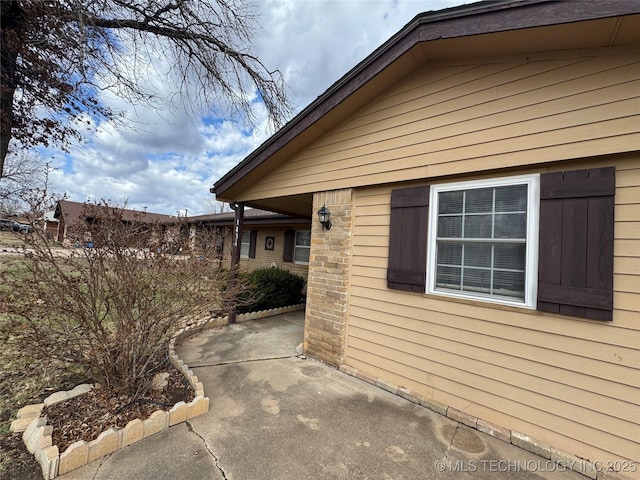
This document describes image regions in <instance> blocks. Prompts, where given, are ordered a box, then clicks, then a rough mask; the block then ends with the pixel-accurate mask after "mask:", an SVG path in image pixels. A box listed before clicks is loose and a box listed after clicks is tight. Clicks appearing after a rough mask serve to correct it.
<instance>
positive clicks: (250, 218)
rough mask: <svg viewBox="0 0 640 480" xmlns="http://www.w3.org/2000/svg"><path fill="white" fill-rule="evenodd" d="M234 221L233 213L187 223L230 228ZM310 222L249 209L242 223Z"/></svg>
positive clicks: (300, 218)
mask: <svg viewBox="0 0 640 480" xmlns="http://www.w3.org/2000/svg"><path fill="white" fill-rule="evenodd" d="M234 220H235V213H234V212H225V213H217V214H211V215H200V216H198V217H192V218H188V219H187V223H196V224H199V225H203V224H206V225H212V226H221V227H224V226H230V225H233V222H234ZM310 222H311V220H310V219H308V218H303V217H296V216H292V215H283V214H280V213H275V212H269V211H266V210H261V209H249V210H246V211H245V212H244V217H243V223H244V224H245V225H254V226H261V225H294V224H296V225H298V224H308V223H310Z"/></svg>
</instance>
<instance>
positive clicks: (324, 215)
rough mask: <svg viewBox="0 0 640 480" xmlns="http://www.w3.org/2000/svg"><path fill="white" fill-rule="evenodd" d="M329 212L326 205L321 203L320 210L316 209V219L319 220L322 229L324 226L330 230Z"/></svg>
mask: <svg viewBox="0 0 640 480" xmlns="http://www.w3.org/2000/svg"><path fill="white" fill-rule="evenodd" d="M330 218H331V212H330V211H329V209H328V208H327V206H326V205H323V206H322V208H321V209H320V210H318V219H319V220H320V223H321V224H322V229H323V230H324V229H325V228H326V229H327V230H331V220H330Z"/></svg>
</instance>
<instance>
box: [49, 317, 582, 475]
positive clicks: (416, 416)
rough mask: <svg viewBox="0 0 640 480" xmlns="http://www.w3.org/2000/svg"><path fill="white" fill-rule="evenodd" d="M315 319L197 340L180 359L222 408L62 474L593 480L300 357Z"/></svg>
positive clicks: (245, 326)
mask: <svg viewBox="0 0 640 480" xmlns="http://www.w3.org/2000/svg"><path fill="white" fill-rule="evenodd" d="M303 322H304V318H303V312H294V313H288V314H284V315H279V316H277V317H272V318H267V319H262V320H256V321H248V322H243V323H240V324H237V325H231V326H226V327H222V328H219V329H215V330H208V331H204V332H202V333H200V334H198V335H197V336H194V337H191V338H190V339H188V340H186V341H185V342H183V344H182V345H181V346H180V348H179V349H177V350H178V354H179V355H180V357H181V358H182V359H184V361H185V362H186V363H187V364H188V365H189V366H190V367H192V368H193V370H194V373H195V374H196V375H197V376H198V378H199V379H200V381H202V382H203V383H204V386H205V393H206V395H207V396H209V397H210V399H211V407H210V411H209V412H208V413H207V414H204V415H201V416H199V417H196V418H193V419H191V420H189V421H188V422H186V423H182V424H179V425H176V426H174V427H171V428H169V429H168V430H165V431H164V432H161V433H159V434H157V435H154V436H153V437H150V438H147V439H145V440H143V441H141V442H138V443H136V444H134V445H131V446H129V447H127V448H125V449H122V450H119V451H117V452H116V453H114V454H112V455H110V456H108V457H105V458H103V459H102V460H98V461H96V462H94V463H92V464H89V465H87V466H85V467H83V468H81V469H78V470H75V471H73V472H71V473H69V474H66V475H63V476H61V477H58V478H60V479H62V480H80V479H94V480H106V479H112V480H116V479H118V480H129V479H131V480H134V479H136V480H140V479H149V480H151V479H153V480H162V479H167V480H169V479H171V480H175V479H178V480H180V479H190V480H205V479H207V480H208V479H227V480H300V479H318V480H320V479H327V480H329V479H331V480H333V479H349V480H352V479H353V480H359V479H380V480H388V479H398V480H428V479H450V478H456V479H457V478H462V479H464V478H473V479H479V478H491V479H532V480H533V479H541V478H545V479H574V480H584V479H585V478H586V477H583V476H581V475H579V474H577V473H574V472H570V471H568V470H567V469H566V468H565V467H563V466H559V465H556V464H554V463H552V462H550V461H548V460H546V459H543V458H541V457H537V456H536V455H534V454H531V453H529V452H527V451H524V450H522V449H519V448H517V447H515V446H514V445H511V444H508V443H505V442H503V441H501V440H499V439H497V438H495V437H491V436H488V435H485V434H483V433H481V432H478V431H476V430H473V429H471V428H468V427H466V426H464V425H461V424H458V423H457V422H455V421H453V420H451V419H449V418H446V417H444V416H441V415H438V414H436V413H434V412H432V411H430V410H428V409H426V408H423V407H420V406H418V405H416V404H414V403H411V402H409V401H407V400H404V399H402V398H400V397H397V396H395V395H393V394H391V393H389V392H387V391H385V390H382V389H380V388H377V387H375V386H373V385H370V384H368V383H366V382H363V381H361V380H358V379H356V378H354V377H351V376H349V375H346V374H344V373H342V372H340V371H338V370H336V369H334V368H331V367H328V366H326V365H324V364H322V363H320V362H318V361H315V360H313V359H305V358H304V357H303V356H302V357H298V356H296V355H297V353H299V349H300V344H301V342H302V335H303V333H302V332H303Z"/></svg>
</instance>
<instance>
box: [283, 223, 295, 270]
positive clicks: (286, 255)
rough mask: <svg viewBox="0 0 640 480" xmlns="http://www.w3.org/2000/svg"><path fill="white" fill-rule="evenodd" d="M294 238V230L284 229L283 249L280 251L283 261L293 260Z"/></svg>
mask: <svg viewBox="0 0 640 480" xmlns="http://www.w3.org/2000/svg"><path fill="white" fill-rule="evenodd" d="M295 240H296V231H295V230H285V231H284V250H283V252H282V261H283V262H289V263H291V262H293V243H294V242H295Z"/></svg>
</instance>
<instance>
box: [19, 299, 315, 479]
mask: <svg viewBox="0 0 640 480" xmlns="http://www.w3.org/2000/svg"><path fill="white" fill-rule="evenodd" d="M304 307H305V305H304V304H298V305H293V306H289V307H282V308H272V309H270V310H262V311H259V312H251V313H244V314H239V315H238V316H237V321H238V322H242V321H246V320H256V319H260V318H267V317H272V316H275V315H280V314H282V313H288V312H293V311H297V310H302V309H304ZM228 323H229V317H227V316H224V317H203V318H201V319H199V320H196V321H192V322H189V323H188V324H187V325H186V326H185V327H183V328H181V329H180V330H178V331H177V332H176V335H175V336H174V337H173V338H172V339H171V340H170V342H169V360H170V361H171V363H172V364H173V366H174V367H175V368H176V369H178V370H179V371H180V372H182V374H183V375H184V376H185V378H186V379H187V380H188V381H189V384H190V385H191V387H192V388H193V389H194V391H195V393H196V397H195V398H194V399H193V400H192V401H191V402H189V403H185V402H178V403H176V404H175V405H174V406H173V407H171V409H169V410H168V411H165V410H156V411H155V412H153V413H152V414H151V415H150V416H149V417H148V418H147V419H145V420H140V419H136V420H131V421H130V422H129V423H128V424H127V425H126V426H125V427H124V428H123V429H118V430H116V429H113V428H110V429H108V430H106V431H104V432H102V433H101V434H100V435H99V436H98V438H96V439H95V440H92V441H90V442H86V441H84V440H80V441H78V442H75V443H73V444H72V445H70V446H69V447H68V448H67V449H66V450H65V451H64V452H62V453H60V452H59V450H58V446H57V445H53V441H52V433H53V427H52V426H51V425H47V419H46V417H41V416H40V414H41V413H42V410H43V408H44V407H45V406H49V405H55V404H56V403H60V402H63V401H65V400H68V399H70V398H73V397H77V396H79V395H82V394H84V393H86V392H88V391H89V390H91V389H92V388H93V385H90V384H83V385H78V386H76V387H74V388H73V389H71V390H67V391H60V392H55V393H52V394H51V395H49V396H48V397H47V398H46V399H45V400H44V403H38V404H32V405H27V406H25V407H22V408H21V409H20V410H18V413H17V415H16V416H17V418H16V420H14V421H13V422H11V428H10V431H11V432H23V434H22V440H23V442H24V443H25V446H26V447H27V450H28V451H29V453H31V454H33V455H34V457H35V459H36V461H37V462H38V464H39V465H40V468H41V469H42V475H43V477H44V479H45V480H50V479H53V478H55V477H57V476H58V475H62V474H65V473H68V472H70V471H72V470H75V469H76V468H80V467H82V466H84V465H86V464H87V463H90V462H93V461H94V460H97V459H99V458H101V457H103V456H105V455H108V454H110V453H113V452H115V451H116V450H119V449H121V448H124V447H127V446H129V445H131V444H133V443H135V442H138V441H140V440H142V439H143V438H146V437H149V436H151V435H154V434H156V433H159V432H161V431H163V430H166V429H167V428H169V427H171V426H173V425H176V424H178V423H182V422H184V421H186V420H189V419H190V418H193V417H196V416H198V415H202V414H203V413H206V412H208V411H209V397H205V396H204V386H203V385H202V383H201V382H199V381H198V377H197V376H196V375H194V374H193V371H192V370H190V369H189V366H188V365H187V364H185V363H184V361H182V360H181V359H180V358H179V357H178V355H176V351H175V344H176V341H180V340H181V339H182V338H184V337H188V336H191V335H194V334H196V333H198V332H200V331H202V330H204V329H206V328H213V327H218V326H223V325H226V324H228Z"/></svg>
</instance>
